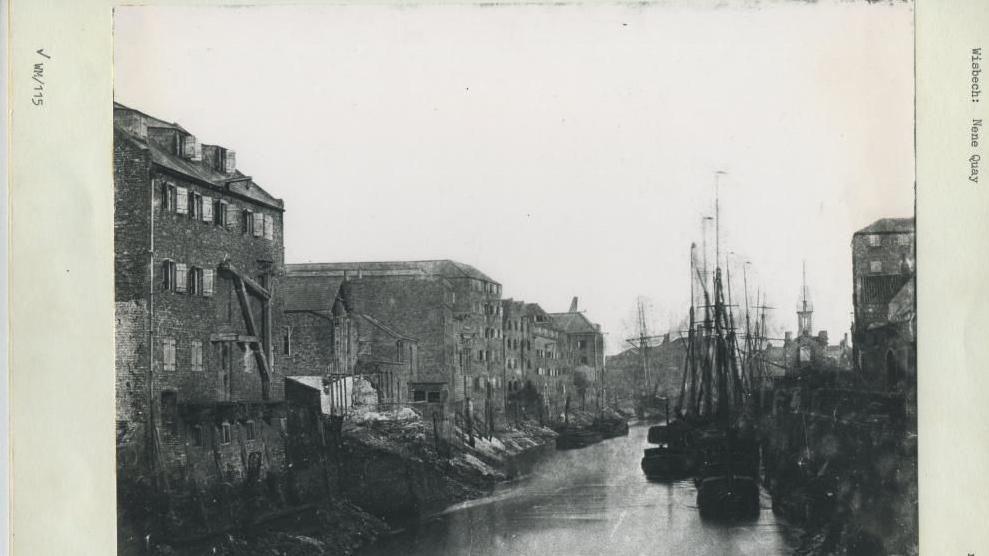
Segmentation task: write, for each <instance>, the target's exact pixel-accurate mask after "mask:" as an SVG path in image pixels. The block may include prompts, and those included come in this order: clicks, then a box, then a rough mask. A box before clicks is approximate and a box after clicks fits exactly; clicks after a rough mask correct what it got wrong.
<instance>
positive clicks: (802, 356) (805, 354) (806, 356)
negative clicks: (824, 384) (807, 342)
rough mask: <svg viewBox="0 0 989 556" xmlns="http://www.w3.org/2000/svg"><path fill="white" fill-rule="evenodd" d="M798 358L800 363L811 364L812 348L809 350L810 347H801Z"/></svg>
mask: <svg viewBox="0 0 989 556" xmlns="http://www.w3.org/2000/svg"><path fill="white" fill-rule="evenodd" d="M797 357H798V358H799V361H800V362H801V363H808V362H810V348H808V347H801V348H800V353H799V354H798V356H797Z"/></svg>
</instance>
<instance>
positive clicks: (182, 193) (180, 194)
mask: <svg viewBox="0 0 989 556" xmlns="http://www.w3.org/2000/svg"><path fill="white" fill-rule="evenodd" d="M175 212H177V213H179V214H186V213H188V212H189V190H188V189H186V188H184V187H176V188H175Z"/></svg>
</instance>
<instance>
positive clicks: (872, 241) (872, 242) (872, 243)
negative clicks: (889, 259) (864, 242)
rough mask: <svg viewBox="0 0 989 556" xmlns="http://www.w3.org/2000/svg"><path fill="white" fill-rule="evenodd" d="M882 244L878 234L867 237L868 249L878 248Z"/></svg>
mask: <svg viewBox="0 0 989 556" xmlns="http://www.w3.org/2000/svg"><path fill="white" fill-rule="evenodd" d="M882 244H883V238H882V236H880V235H879V234H870V235H869V247H879V246H880V245H882Z"/></svg>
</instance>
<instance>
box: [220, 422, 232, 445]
mask: <svg viewBox="0 0 989 556" xmlns="http://www.w3.org/2000/svg"><path fill="white" fill-rule="evenodd" d="M220 444H230V423H223V424H222V425H220Z"/></svg>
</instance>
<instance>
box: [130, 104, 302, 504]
mask: <svg viewBox="0 0 989 556" xmlns="http://www.w3.org/2000/svg"><path fill="white" fill-rule="evenodd" d="M113 154H114V187H115V195H114V203H115V214H114V240H115V261H114V264H115V274H116V282H115V286H116V292H115V301H116V318H117V327H116V369H117V375H116V376H117V424H118V446H119V448H120V461H119V463H120V465H121V466H122V469H123V470H124V471H123V476H124V477H125V478H128V479H137V478H140V475H142V472H144V473H143V474H144V476H147V477H153V478H154V479H155V480H156V481H157V482H158V484H160V485H161V484H164V485H168V484H169V483H170V484H172V485H175V484H180V483H181V484H184V483H187V482H188V481H190V480H191V481H195V482H197V483H200V484H204V483H212V482H217V481H221V480H223V481H228V480H231V479H235V478H238V477H245V476H255V477H256V476H258V474H260V473H262V472H266V471H272V470H278V469H279V468H280V466H281V464H282V461H283V447H282V446H283V443H282V442H281V434H282V430H283V429H282V427H283V425H284V421H283V420H282V417H281V413H280V412H281V411H282V410H283V407H282V406H281V405H280V402H279V400H281V399H282V397H283V381H282V380H281V378H280V377H281V374H280V373H279V372H278V370H277V369H278V367H277V365H276V360H275V354H274V350H275V346H274V335H275V334H276V333H277V331H278V330H280V329H281V315H282V311H281V300H280V298H279V297H278V296H277V295H276V292H277V291H278V282H279V281H280V280H281V276H282V273H283V237H282V230H283V226H282V221H283V220H282V217H283V212H284V208H283V203H282V201H281V200H279V199H276V198H275V197H273V196H271V195H270V194H269V193H268V192H266V191H265V190H264V189H262V188H261V187H260V186H259V185H258V184H257V183H255V182H254V181H253V180H252V179H251V177H250V176H247V175H245V174H243V173H242V172H240V171H238V170H237V168H236V164H235V154H234V151H232V150H229V149H226V148H224V147H221V146H217V145H203V144H200V143H199V141H198V140H197V139H196V137H195V136H193V135H192V134H190V133H189V132H188V131H186V130H185V129H184V128H183V127H182V126H180V125H178V124H174V123H169V122H166V121H164V120H161V119H159V118H155V117H153V116H149V115H147V114H144V113H142V112H140V111H138V110H134V109H131V108H128V107H125V106H123V105H120V104H114V153H113ZM147 472H150V473H147ZM135 473H136V474H137V475H135Z"/></svg>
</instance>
